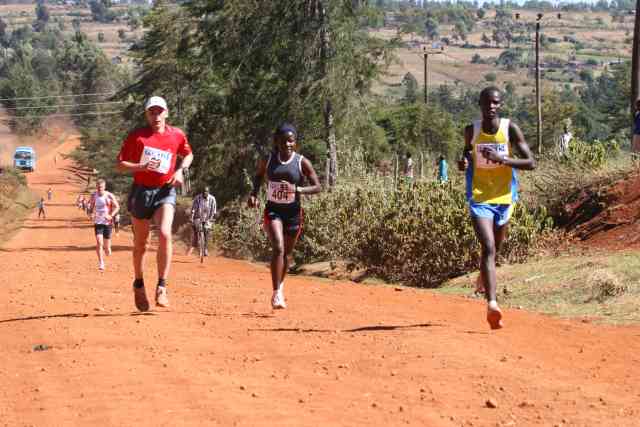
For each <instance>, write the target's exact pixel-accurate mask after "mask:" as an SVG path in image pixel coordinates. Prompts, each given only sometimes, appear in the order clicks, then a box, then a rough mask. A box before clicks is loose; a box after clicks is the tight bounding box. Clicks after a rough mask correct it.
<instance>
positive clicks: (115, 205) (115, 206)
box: [111, 196, 120, 217]
mask: <svg viewBox="0 0 640 427" xmlns="http://www.w3.org/2000/svg"><path fill="white" fill-rule="evenodd" d="M111 200H112V201H113V204H112V205H111V207H112V210H111V216H112V217H114V216H116V214H117V213H118V212H119V211H120V203H118V199H116V198H115V197H114V196H112V197H111Z"/></svg>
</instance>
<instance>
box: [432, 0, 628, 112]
mask: <svg viewBox="0 0 640 427" xmlns="http://www.w3.org/2000/svg"><path fill="white" fill-rule="evenodd" d="M638 1H640V0H638ZM443 51H444V46H443V47H441V48H440V50H432V51H428V50H427V48H426V47H423V48H422V56H423V58H424V104H425V105H429V55H437V54H439V53H444V52H443Z"/></svg>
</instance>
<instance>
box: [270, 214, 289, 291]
mask: <svg viewBox="0 0 640 427" xmlns="http://www.w3.org/2000/svg"><path fill="white" fill-rule="evenodd" d="M267 234H268V236H269V241H270V242H271V285H272V287H273V290H274V291H277V290H278V287H279V286H280V283H282V269H283V268H284V264H285V261H284V254H285V251H284V236H283V231H282V221H280V220H279V219H273V220H271V221H269V223H268V226H267Z"/></svg>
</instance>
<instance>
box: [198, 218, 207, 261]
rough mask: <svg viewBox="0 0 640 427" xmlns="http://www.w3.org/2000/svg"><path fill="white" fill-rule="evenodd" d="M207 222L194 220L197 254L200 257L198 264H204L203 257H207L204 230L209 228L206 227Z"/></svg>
mask: <svg viewBox="0 0 640 427" xmlns="http://www.w3.org/2000/svg"><path fill="white" fill-rule="evenodd" d="M208 225H209V223H208V221H201V220H198V219H196V220H195V227H196V233H197V236H198V251H199V252H198V254H199V255H200V263H204V257H205V256H206V255H207V237H206V236H207V233H206V229H207V228H210V226H208Z"/></svg>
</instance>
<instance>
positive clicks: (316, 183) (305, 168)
mask: <svg viewBox="0 0 640 427" xmlns="http://www.w3.org/2000/svg"><path fill="white" fill-rule="evenodd" d="M302 173H303V174H304V176H306V177H307V178H309V181H311V185H308V186H306V187H298V186H296V192H297V193H299V194H317V193H319V192H321V191H322V186H321V185H320V180H319V179H318V175H317V174H316V171H315V170H314V169H313V166H312V165H311V162H310V161H309V159H307V158H306V157H305V158H303V159H302Z"/></svg>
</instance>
